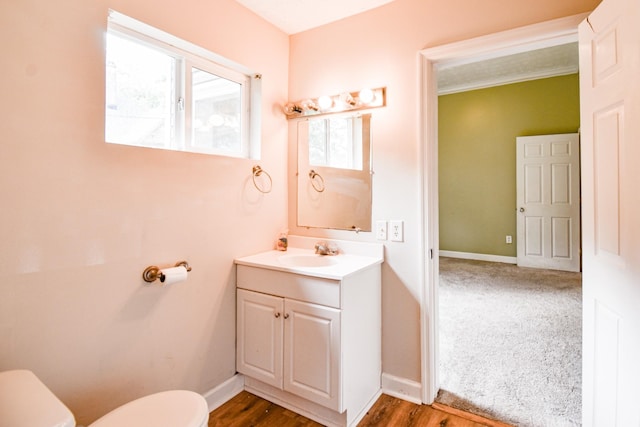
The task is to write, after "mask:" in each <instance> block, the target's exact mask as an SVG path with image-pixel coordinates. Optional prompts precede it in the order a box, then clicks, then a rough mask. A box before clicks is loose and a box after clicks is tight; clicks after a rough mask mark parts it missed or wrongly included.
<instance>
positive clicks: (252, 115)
mask: <svg viewBox="0 0 640 427" xmlns="http://www.w3.org/2000/svg"><path fill="white" fill-rule="evenodd" d="M105 71H106V75H105V81H106V91H105V101H106V102H105V140H106V141H107V142H109V143H115V144H126V145H134V146H141V147H151V148H162V149H169V150H178V151H190V152H197V153H206V154H221V155H227V156H236V157H251V158H258V157H259V143H258V135H259V134H260V130H259V129H260V122H259V120H260V116H259V111H260V108H259V102H260V75H258V74H256V73H252V72H250V71H249V70H247V69H245V68H244V67H242V66H240V65H238V64H234V63H232V62H231V61H229V60H227V59H225V58H222V57H220V56H218V55H216V54H214V53H212V52H209V51H207V50H205V49H202V48H200V47H198V46H195V45H193V44H191V43H189V42H186V41H184V40H181V39H178V38H177V37H174V36H171V35H170V34H167V33H164V32H162V31H160V30H158V29H156V28H153V27H150V26H148V25H146V24H143V23H141V22H139V21H136V20H134V19H132V18H129V17H127V16H125V15H122V14H120V13H118V12H115V11H110V13H109V22H108V30H107V39H106V70H105Z"/></svg>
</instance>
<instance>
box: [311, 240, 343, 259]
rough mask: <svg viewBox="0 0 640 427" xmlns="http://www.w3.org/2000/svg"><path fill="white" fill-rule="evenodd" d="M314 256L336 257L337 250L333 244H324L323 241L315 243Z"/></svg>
mask: <svg viewBox="0 0 640 427" xmlns="http://www.w3.org/2000/svg"><path fill="white" fill-rule="evenodd" d="M315 247H316V254H318V255H338V252H339V249H338V246H336V244H335V243H333V242H329V243H327V242H325V241H324V240H321V241H319V242H318V243H316V246H315Z"/></svg>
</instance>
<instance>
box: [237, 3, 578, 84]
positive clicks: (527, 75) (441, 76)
mask: <svg viewBox="0 0 640 427" xmlns="http://www.w3.org/2000/svg"><path fill="white" fill-rule="evenodd" d="M236 1H237V2H239V3H240V4H242V5H244V6H245V7H247V8H248V9H250V10H252V11H253V12H254V13H256V14H257V15H259V16H261V17H262V18H264V19H265V20H267V21H269V22H271V23H272V24H273V25H275V26H276V27H278V28H280V29H281V30H282V31H284V32H285V33H287V34H296V33H299V32H301V31H305V30H309V29H312V28H315V27H318V26H321V25H324V24H328V23H331V22H334V21H338V20H340V19H343V18H346V17H348V16H352V15H357V14H358V13H361V12H365V11H367V10H370V9H374V8H376V7H380V6H382V5H384V4H387V3H390V2H392V1H393V0H236ZM466 62H469V63H463V64H455V65H446V64H443V65H441V66H440V67H439V69H438V92H439V93H440V94H447V93H455V92H462V91H465V90H472V89H479V88H484V87H491V86H497V85H500V84H508V83H516V82H519V81H526V80H534V79H541V78H546V77H553V76H558V75H566V74H572V73H577V72H578V44H577V43H568V44H564V45H560V46H552V47H547V48H543V49H537V50H532V51H528V52H522V53H516V54H510V55H506V56H501V57H497V58H492V59H486V60H480V61H473V60H469V61H466Z"/></svg>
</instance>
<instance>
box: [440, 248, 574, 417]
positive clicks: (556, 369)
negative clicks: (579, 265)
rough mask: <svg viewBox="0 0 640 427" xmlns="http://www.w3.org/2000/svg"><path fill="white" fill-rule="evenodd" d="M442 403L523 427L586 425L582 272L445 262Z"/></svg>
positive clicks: (442, 277) (442, 268) (442, 263)
mask: <svg viewBox="0 0 640 427" xmlns="http://www.w3.org/2000/svg"><path fill="white" fill-rule="evenodd" d="M439 299H440V305H439V310H440V314H439V318H440V329H439V332H440V337H439V339H440V388H441V391H440V394H439V395H438V398H437V399H436V401H437V402H440V403H443V404H446V405H449V406H453V407H455V408H458V409H462V410H465V411H469V412H472V413H476V414H478V415H482V416H485V417H489V418H493V419H497V420H500V421H504V422H508V423H511V424H514V425H516V426H523V427H555V426H558V427H564V426H579V425H581V387H582V386H581V360H582V341H581V340H582V338H581V335H582V288H581V277H580V274H579V273H569V272H561V271H551V270H538V269H531V268H519V267H517V266H515V265H510V264H502V263H491V262H483V261H469V260H460V259H453V258H444V257H442V258H440V287H439Z"/></svg>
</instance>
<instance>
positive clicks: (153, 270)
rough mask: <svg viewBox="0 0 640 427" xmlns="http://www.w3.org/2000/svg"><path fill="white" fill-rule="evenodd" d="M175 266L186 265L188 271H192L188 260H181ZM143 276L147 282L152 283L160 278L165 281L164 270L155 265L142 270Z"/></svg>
mask: <svg viewBox="0 0 640 427" xmlns="http://www.w3.org/2000/svg"><path fill="white" fill-rule="evenodd" d="M175 266H176V267H184V268H185V269H186V270H187V272H189V271H191V267H190V266H189V263H188V262H187V261H179V262H177V263H176V265H175ZM142 278H143V279H144V281H145V282H147V283H152V282H154V281H155V280H156V279H160V281H161V282H164V274H163V273H162V270H161V269H160V268H159V267H156V266H155V265H150V266H149V267H147V268H145V269H144V271H143V272H142Z"/></svg>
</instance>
